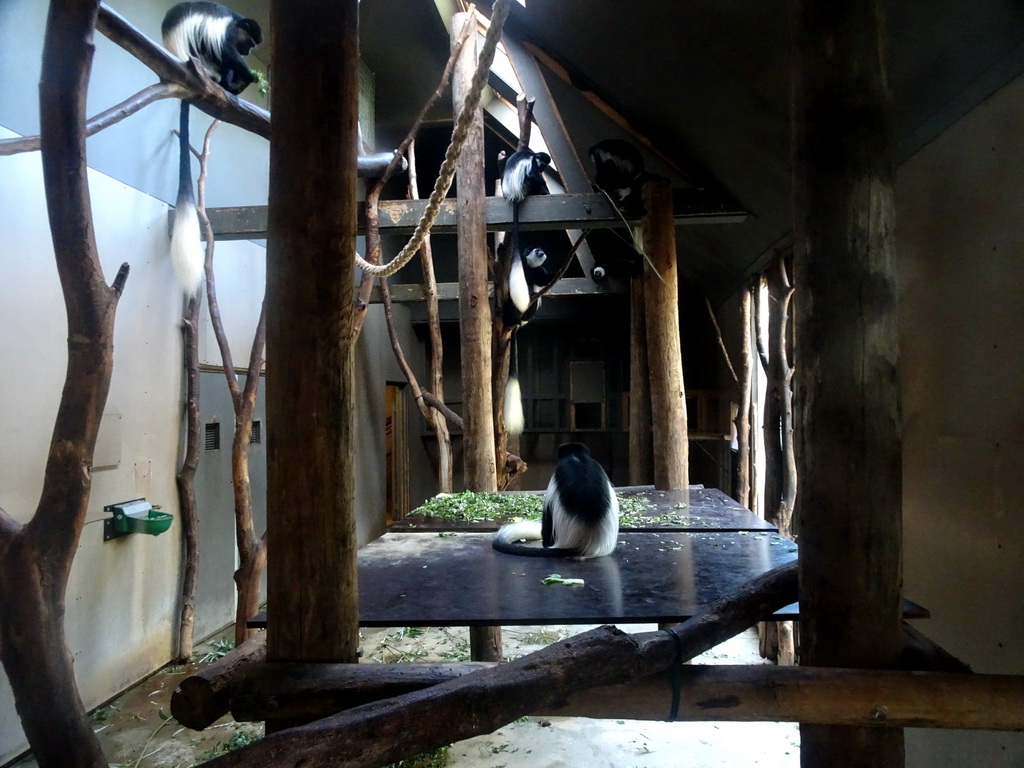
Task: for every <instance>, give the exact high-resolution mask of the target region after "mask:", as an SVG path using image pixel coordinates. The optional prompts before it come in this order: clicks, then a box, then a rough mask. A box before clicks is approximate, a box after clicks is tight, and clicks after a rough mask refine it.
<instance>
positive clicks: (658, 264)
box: [643, 179, 690, 490]
mask: <svg viewBox="0 0 1024 768" xmlns="http://www.w3.org/2000/svg"><path fill="white" fill-rule="evenodd" d="M644 208H646V210H647V214H646V215H645V216H644V223H643V247H644V251H645V252H646V253H647V254H648V256H649V257H650V260H651V265H650V266H647V267H645V269H644V274H643V282H644V302H645V305H646V306H645V310H644V314H645V315H646V317H647V357H648V364H649V366H650V391H651V413H652V414H653V413H656V414H658V418H656V419H653V435H654V448H653V450H654V454H653V455H654V487H655V488H658V489H659V490H667V489H671V488H685V487H686V486H687V485H689V482H690V481H689V475H690V469H689V455H690V447H689V440H688V439H687V424H686V387H685V385H684V383H683V357H682V350H681V348H680V343H681V342H680V339H679V278H678V265H677V259H676V238H675V226H674V225H673V223H672V215H671V214H672V197H671V188H670V187H669V183H668V181H666V180H661V179H659V180H656V181H649V182H647V183H646V184H644Z"/></svg>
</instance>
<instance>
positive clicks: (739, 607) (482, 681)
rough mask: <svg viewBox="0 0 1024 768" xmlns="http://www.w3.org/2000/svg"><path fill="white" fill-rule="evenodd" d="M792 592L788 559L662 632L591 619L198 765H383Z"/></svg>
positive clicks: (677, 655)
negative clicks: (470, 668)
mask: <svg viewBox="0 0 1024 768" xmlns="http://www.w3.org/2000/svg"><path fill="white" fill-rule="evenodd" d="M796 598H797V566H796V561H794V562H792V563H788V564H786V565H784V566H782V567H781V568H776V569H775V570H773V571H770V572H768V573H766V574H764V575H763V576H760V577H758V578H757V579H753V580H751V581H749V582H747V584H745V585H744V586H743V587H742V588H741V589H739V590H737V591H736V592H735V593H733V594H731V595H729V596H728V597H725V598H722V599H720V600H716V601H715V602H714V603H712V604H710V605H708V606H706V607H705V608H704V609H702V610H701V611H700V612H699V613H698V614H696V615H695V616H694V617H693V618H691V619H690V620H689V621H687V622H685V623H683V624H678V625H676V626H675V627H673V628H672V632H671V633H670V632H667V631H657V632H645V633H640V634H635V635H629V634H626V633H625V632H622V631H621V630H619V629H616V628H615V627H599V628H598V629H594V630H591V631H589V632H585V633H583V634H580V635H577V636H575V637H571V638H569V639H567V640H563V641H561V642H559V643H556V644H553V645H551V646H548V647H547V648H544V649H542V650H540V651H536V652H535V653H531V654H529V655H527V656H524V657H522V658H520V659H516V660H515V661H512V662H509V663H507V664H501V665H498V666H496V667H493V668H491V669H486V670H482V671H479V672H476V673H475V674H471V675H465V676H464V677H460V678H458V679H456V680H452V681H449V682H446V683H442V684H440V685H435V686H432V687H430V688H426V689H424V690H421V691H416V692H414V693H409V694H406V695H403V696H397V697H393V698H389V699H384V700H382V701H377V702H373V703H371V704H364V705H362V706H359V707H355V708H354V709H350V710H347V711H345V712H343V713H341V714H338V715H334V716H332V717H328V718H325V719H323V720H318V721H316V722H313V723H310V724H308V725H302V726H298V727H295V728H288V729H286V730H282V731H278V732H276V733H273V734H271V735H269V736H267V737H266V738H264V739H262V740H261V741H259V742H256V743H255V744H252V745H249V746H247V747H242V748H241V749H238V750H235V751H233V752H230V753H228V754H227V755H224V756H222V757H218V758H216V759H214V760H213V761H211V762H209V763H207V765H208V766H210V767H211V768H216V767H219V768H224V767H226V766H239V767H242V766H244V768H264V767H266V768H270V767H271V766H274V768H286V767H287V766H293V767H294V768H298V767H299V766H302V768H317V767H318V766H328V765H330V766H334V767H335V768H344V767H345V766H350V767H351V768H360V767H362V766H371V765H385V764H387V763H389V762H393V761H395V760H399V759H402V758H404V757H408V756H410V755H414V754H418V753H420V752H424V751H426V750H429V749H435V748H437V747H440V746H444V745H446V744H450V743H452V742H454V741H460V740H462V739H466V738H469V737H471V736H476V735H478V734H481V733H490V732H492V731H494V730H495V729H497V728H500V727H501V726H502V725H505V724H506V723H509V722H511V721H513V720H515V719H517V718H519V717H522V716H524V715H527V714H530V713H531V712H537V711H547V710H552V709H554V708H556V707H558V706H560V705H561V704H562V703H563V702H564V701H565V699H566V697H567V696H569V695H572V694H574V693H578V692H580V691H584V690H587V689H590V688H595V687H598V686H602V685H616V684H621V683H625V682H629V681H631V680H636V679H639V678H644V677H648V676H650V675H653V674H657V673H664V672H665V671H667V670H669V669H671V668H673V667H677V666H678V664H679V661H680V660H688V659H691V658H693V657H694V656H696V655H697V654H699V653H702V652H704V651H706V650H708V649H709V648H713V647H714V646H716V645H718V644H719V643H720V642H723V641H724V640H727V639H728V638H730V637H733V636H735V635H736V634H738V633H739V632H742V631H743V630H744V629H746V628H747V627H749V626H751V625H753V624H754V623H755V622H756V621H758V620H759V619H762V618H764V617H765V616H769V615H771V614H772V613H773V612H774V611H776V610H778V609H779V608H781V607H783V606H785V605H788V604H789V603H791V602H793V601H794V600H796Z"/></svg>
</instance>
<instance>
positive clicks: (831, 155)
mask: <svg viewBox="0 0 1024 768" xmlns="http://www.w3.org/2000/svg"><path fill="white" fill-rule="evenodd" d="M793 12H794V14H795V16H794V40H795V45H796V55H795V57H794V61H795V66H796V71H795V74H794V78H795V80H794V110H793V113H794V120H795V125H794V131H793V136H794V146H793V157H794V190H795V196H794V210H795V219H794V221H795V232H796V235H795V251H796V257H795V263H796V280H795V284H796V286H797V290H798V291H799V297H800V298H799V300H798V301H797V310H798V317H797V319H796V328H797V329H798V334H797V350H796V391H797V392H799V393H800V403H801V412H800V417H799V419H798V423H799V425H800V430H799V435H800V446H799V448H800V450H799V473H798V474H799V477H800V493H799V497H798V500H797V504H798V505H799V511H798V513H797V515H798V518H799V520H800V584H801V596H800V610H801V622H800V624H801V626H800V645H801V648H800V660H801V664H806V665H815V666H827V667H863V668H872V669H884V668H892V667H894V666H896V664H897V663H898V661H899V653H900V649H901V646H902V642H901V617H900V592H901V588H902V574H901V555H902V519H901V502H902V470H901V443H900V399H899V379H900V376H899V348H898V339H899V332H898V325H897V295H898V292H899V291H898V286H897V280H896V259H895V250H894V230H895V223H894V219H895V214H894V210H895V206H894V202H893V181H894V179H893V167H892V162H891V159H890V113H891V109H890V102H891V95H890V92H889V88H888V85H887V73H886V65H885V60H886V52H885V40H886V39H887V38H886V35H885V24H884V20H883V18H882V11H881V6H880V4H879V3H873V2H868V3H820V2H815V1H814V0H799V1H798V2H797V3H796V4H795V5H794V6H793ZM844 695H845V694H844ZM903 763H904V757H903V734H902V732H901V731H899V730H895V729H884V730H878V729H865V728H834V727H828V726H805V727H803V728H802V729H801V765H803V766H804V767H805V768H824V767H825V766H835V765H870V766H874V767H875V768H897V767H900V766H903Z"/></svg>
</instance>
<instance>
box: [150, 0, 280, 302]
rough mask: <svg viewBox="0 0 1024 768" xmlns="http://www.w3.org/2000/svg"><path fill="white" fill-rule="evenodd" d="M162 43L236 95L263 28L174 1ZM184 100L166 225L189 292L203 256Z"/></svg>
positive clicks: (250, 79)
mask: <svg viewBox="0 0 1024 768" xmlns="http://www.w3.org/2000/svg"><path fill="white" fill-rule="evenodd" d="M161 32H162V33H163V40H164V47H165V48H167V50H168V51H170V52H171V53H172V54H174V55H175V56H176V57H177V58H179V59H181V60H182V61H188V59H189V57H192V58H195V59H197V60H198V61H199V63H200V64H202V66H203V69H204V70H205V71H206V73H207V75H208V76H209V77H210V79H211V80H213V81H214V82H216V83H220V85H221V87H222V88H224V90H226V91H227V92H228V93H232V94H235V95H238V94H239V93H241V92H242V91H244V90H245V88H246V87H247V86H248V85H249V84H250V83H254V82H256V75H254V74H253V71H252V70H251V69H250V68H249V65H248V64H246V63H245V59H244V58H242V57H243V56H246V55H248V54H249V53H250V52H251V51H252V49H253V48H255V47H256V46H257V45H259V44H260V43H261V42H263V31H262V30H261V29H260V25H259V24H257V23H256V21H254V20H253V19H247V18H244V17H243V16H242V15H241V14H238V13H235V12H234V11H232V10H231V9H230V8H226V7H225V6H223V5H221V4H220V3H210V2H186V3H178V4H177V5H175V6H174V7H172V8H171V9H170V10H169V11H168V12H167V15H166V16H164V21H163V24H162V25H161ZM188 108H189V102H188V100H184V99H183V100H182V102H181V116H180V126H179V130H178V135H179V139H178V146H179V159H178V198H177V201H176V202H175V209H174V226H173V228H172V230H171V265H172V267H173V268H174V272H175V274H176V275H177V276H178V279H179V280H180V281H181V284H182V287H183V288H184V289H185V292H186V293H187V294H188V295H189V296H194V295H195V293H196V291H197V290H198V289H199V285H200V284H201V283H202V281H203V263H204V261H205V258H204V254H203V247H202V243H201V242H200V237H199V217H198V215H197V214H196V199H195V194H194V193H193V191H192V157H191V156H190V154H189V137H188Z"/></svg>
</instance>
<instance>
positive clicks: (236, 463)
mask: <svg viewBox="0 0 1024 768" xmlns="http://www.w3.org/2000/svg"><path fill="white" fill-rule="evenodd" d="M218 124H219V123H218V122H217V121H216V120H215V121H214V122H213V123H211V124H210V128H209V130H207V132H206V138H205V140H204V142H203V151H202V153H200V155H199V181H198V182H197V185H196V188H197V192H198V195H197V197H198V199H197V202H196V210H197V212H198V214H199V221H200V223H201V224H202V226H203V229H204V231H205V233H206V264H205V270H206V304H207V307H208V309H209V311H210V322H211V323H212V325H213V332H214V335H215V336H216V338H217V346H218V347H220V354H221V363H222V365H223V368H224V378H225V379H226V380H227V385H228V391H229V392H230V394H231V405H232V408H233V410H234V414H235V423H234V436H233V439H232V441H231V486H232V491H233V496H234V512H235V544H236V546H237V547H238V568H237V569H235V574H234V579H235V586H236V589H237V591H238V600H237V602H236V606H235V644H236V645H241V644H242V643H243V642H245V641H246V640H247V639H248V638H249V637H250V636H251V635H252V634H253V632H254V630H251V629H249V628H248V627H247V626H246V620H247V619H248V618H249V617H250V616H252V615H253V614H255V613H256V612H257V611H258V610H259V595H260V578H261V576H262V575H263V570H264V567H265V566H266V562H267V546H266V534H265V533H264V535H263V536H257V535H256V527H255V523H254V522H253V517H252V490H251V486H250V482H249V441H250V437H251V434H252V417H253V413H254V412H255V410H256V393H257V391H258V390H259V380H260V371H261V369H262V368H263V349H264V347H265V346H266V339H267V331H266V328H267V324H266V300H264V302H263V304H262V305H261V307H260V317H259V320H258V321H257V323H256V332H255V334H254V336H253V341H252V346H251V348H250V352H249V367H248V368H247V369H246V373H245V387H240V386H239V384H238V376H237V375H236V373H235V366H234V362H233V359H232V356H231V346H230V344H229V342H228V338H227V333H226V332H225V330H224V322H223V320H222V319H221V314H220V305H219V303H218V302H217V283H216V279H215V275H214V270H213V256H214V248H215V245H216V243H215V239H214V235H213V227H212V226H211V225H210V220H209V218H208V217H207V215H206V172H207V166H208V163H209V158H210V140H211V138H212V136H213V132H214V131H215V130H216V128H217V125H218Z"/></svg>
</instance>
